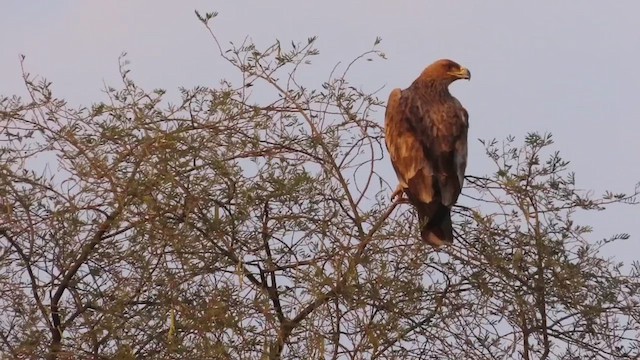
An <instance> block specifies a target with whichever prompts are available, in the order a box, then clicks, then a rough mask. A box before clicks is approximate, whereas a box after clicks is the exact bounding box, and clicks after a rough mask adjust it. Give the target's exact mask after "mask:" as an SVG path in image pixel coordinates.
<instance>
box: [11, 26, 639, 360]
mask: <svg viewBox="0 0 640 360" xmlns="http://www.w3.org/2000/svg"><path fill="white" fill-rule="evenodd" d="M214 15H215V14H202V15H200V14H198V17H199V18H200V20H201V21H202V22H203V24H204V25H205V26H206V28H207V29H208V31H209V32H210V33H211V36H212V38H211V41H212V42H213V43H214V45H215V46H217V47H218V49H219V53H220V56H221V57H222V58H224V59H226V60H227V61H228V63H229V64H230V65H232V67H233V68H234V69H235V71H237V74H239V75H241V78H242V82H241V83H232V82H231V81H228V80H222V81H221V82H220V85H219V86H218V87H216V88H208V87H195V88H192V89H180V93H181V98H180V99H178V100H177V101H176V99H168V98H167V96H166V94H165V91H164V90H162V89H157V90H152V91H149V90H145V89H143V88H141V87H140V86H139V85H137V84H136V83H135V81H134V80H133V79H132V75H131V74H130V73H129V70H128V66H127V62H126V59H125V58H124V57H123V58H122V59H121V61H120V73H121V75H122V83H121V84H120V85H119V86H117V87H108V88H107V89H105V99H104V100H102V101H99V102H97V103H95V104H92V105H90V106H83V107H73V106H71V105H69V104H67V102H66V101H65V100H64V99H61V98H58V97H57V96H55V95H54V94H53V91H52V87H51V82H49V81H47V80H43V79H39V78H36V77H33V76H31V75H29V74H27V73H26V72H25V73H24V82H25V85H26V88H27V90H28V96H27V97H25V98H21V97H18V96H1V97H0V119H1V120H0V287H1V288H2V289H3V291H2V293H1V294H0V352H1V353H2V356H3V358H11V359H13V358H16V359H23V358H35V357H47V358H49V359H84V358H95V359H116V358H117V359H134V358H136V359H137V358H145V359H171V358H175V359H181V358H185V357H188V358H193V359H196V358H197V359H225V358H232V359H261V358H270V359H276V358H282V359H325V358H329V359H567V360H569V359H637V358H639V357H640V348H639V345H640V338H639V336H640V309H639V308H638V303H639V301H640V296H639V295H638V290H639V287H640V281H639V278H638V276H639V270H640V268H639V266H638V264H626V265H623V264H621V263H620V262H619V261H616V259H612V258H606V257H604V256H603V255H602V253H601V249H602V248H603V247H606V246H607V245H608V244H609V243H611V242H615V241H619V240H624V239H627V238H629V235H628V234H624V233H623V234H612V235H611V238H610V239H606V240H598V239H594V238H593V237H592V236H591V235H590V231H591V227H590V226H588V225H586V224H578V223H576V221H575V220H574V215H575V213H576V212H577V211H602V210H604V209H605V207H606V206H607V205H610V204H618V203H624V204H631V205H633V204H635V203H636V202H635V195H637V193H638V188H637V187H636V188H635V189H634V190H633V191H632V192H631V193H630V194H618V193H606V194H604V195H603V196H601V197H594V196H593V195H591V194H590V193H588V192H586V191H581V190H579V189H577V188H576V186H575V177H574V174H573V173H572V172H571V171H570V170H571V169H570V166H569V162H568V161H566V160H564V159H563V158H562V157H561V156H560V154H559V152H558V151H556V149H555V147H554V145H553V138H552V136H551V134H548V133H538V132H536V131H535V129H532V132H531V133H529V134H526V135H525V136H523V137H509V138H507V139H504V140H496V139H487V140H484V141H483V142H482V144H483V145H484V146H485V149H486V156H487V157H488V158H489V159H490V160H491V161H492V163H493V164H494V166H493V168H492V169H487V170H486V173H484V174H477V175H473V176H467V178H466V184H467V185H466V187H465V189H464V190H463V195H462V197H461V205H460V206H457V207H456V208H455V210H456V211H455V215H454V223H455V224H454V227H455V232H456V241H455V243H454V245H453V246H450V247H447V248H445V249H444V250H441V251H438V252H436V251H434V250H433V248H431V247H429V246H426V245H424V244H422V243H421V242H420V241H419V236H418V229H417V226H416V221H415V214H414V213H413V211H412V209H411V208H409V207H407V206H406V205H403V204H396V203H391V202H390V200H389V195H390V194H391V192H392V191H393V189H394V187H395V185H396V184H395V177H394V176H393V175H392V174H391V173H384V174H383V173H381V172H380V168H381V166H382V164H383V163H384V162H387V161H388V158H387V155H386V150H385V148H384V139H383V136H382V134H383V131H382V129H381V124H382V113H383V111H384V106H385V104H384V102H383V101H381V100H380V99H379V98H378V96H377V95H376V94H370V93H366V92H365V91H363V90H360V89H359V88H358V85H357V84H355V85H354V84H351V83H350V82H349V80H348V79H349V70H350V69H351V68H352V67H354V66H358V61H366V60H375V59H378V58H380V57H382V58H384V54H383V53H381V52H380V50H379V49H378V46H379V43H380V41H379V39H377V40H376V41H375V45H374V47H373V49H372V50H371V51H369V52H367V53H365V54H363V55H362V56H360V57H358V58H356V59H355V60H354V62H352V63H350V64H348V65H347V66H344V67H343V68H336V69H335V71H334V72H332V74H331V76H330V78H329V80H327V81H326V82H324V83H322V84H318V86H317V88H306V87H304V86H302V85H300V83H299V82H298V81H297V79H298V76H299V75H298V74H300V73H303V72H305V71H313V65H312V64H311V62H310V60H311V59H312V58H313V57H314V56H317V55H318V54H319V51H318V50H317V49H316V48H315V46H314V41H315V39H314V38H309V39H308V40H306V41H304V42H302V43H292V44H291V45H290V46H285V45H283V44H281V43H280V42H276V43H274V44H273V45H272V46H270V47H267V48H265V49H258V48H257V47H256V46H255V45H253V44H252V43H251V42H249V41H248V40H247V41H245V42H244V43H242V44H240V45H233V44H232V45H231V47H230V48H224V47H222V45H221V42H220V41H219V40H218V38H217V37H216V35H215V33H214V32H213V31H212V30H211V27H210V24H209V23H210V21H211V19H212V18H213V17H214ZM258 93H259V96H256V94H258ZM386 95H387V94H386V93H385V94H384V95H383V96H382V97H386ZM171 101H173V102H171ZM471 121H473V120H471ZM471 140H473V139H470V141H471ZM602 214H603V216H607V215H606V212H602Z"/></svg>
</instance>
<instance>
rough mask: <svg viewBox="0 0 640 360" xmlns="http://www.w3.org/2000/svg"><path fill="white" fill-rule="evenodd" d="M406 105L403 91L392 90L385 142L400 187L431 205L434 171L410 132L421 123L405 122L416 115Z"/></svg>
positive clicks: (387, 112) (386, 119)
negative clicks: (413, 125) (415, 125)
mask: <svg viewBox="0 0 640 360" xmlns="http://www.w3.org/2000/svg"><path fill="white" fill-rule="evenodd" d="M405 91H406V90H405ZM408 95H410V94H408ZM408 105H409V104H408V101H407V97H406V96H404V95H403V94H402V90H400V89H394V90H393V91H391V94H390V95H389V100H388V101H387V110H386V112H385V143H386V145H387V150H388V151H389V156H390V157H391V164H392V165H393V168H394V170H395V172H396V175H397V177H398V181H399V182H400V187H401V188H402V189H403V190H405V191H407V190H408V189H410V192H411V195H412V196H411V197H412V198H415V199H417V200H419V201H421V202H424V203H430V202H432V201H433V198H434V190H435V189H434V186H433V169H432V168H431V165H430V163H429V161H428V159H427V157H426V156H425V151H424V144H423V143H422V141H421V139H419V138H417V137H416V136H417V135H418V134H416V133H415V131H414V130H413V129H412V124H413V123H416V122H420V120H419V119H408V118H409V117H411V116H415V114H414V113H412V112H411V111H409V109H408V108H407V107H408ZM408 195H409V194H408Z"/></svg>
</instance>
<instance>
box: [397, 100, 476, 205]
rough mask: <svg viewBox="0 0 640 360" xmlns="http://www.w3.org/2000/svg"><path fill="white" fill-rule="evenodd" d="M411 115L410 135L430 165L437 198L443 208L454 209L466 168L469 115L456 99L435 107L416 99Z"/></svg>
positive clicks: (410, 110)
mask: <svg viewBox="0 0 640 360" xmlns="http://www.w3.org/2000/svg"><path fill="white" fill-rule="evenodd" d="M408 111H409V114H408V116H407V117H406V119H407V121H408V123H409V126H410V128H411V131H412V133H413V134H414V136H415V138H416V139H418V140H419V143H420V145H421V147H422V150H423V152H422V155H423V157H424V158H425V159H426V162H427V163H429V164H431V169H432V174H434V181H435V184H434V185H435V188H436V189H435V190H436V194H437V195H438V197H439V200H440V201H441V203H442V204H443V205H444V206H446V207H448V208H451V207H452V206H453V204H455V202H456V201H457V200H458V196H459V195H460V192H461V190H462V185H463V182H464V172H465V169H466V166H467V129H468V114H467V111H466V110H465V109H464V108H463V107H462V105H461V104H460V103H459V102H458V101H457V100H455V99H454V101H451V102H447V103H436V104H424V103H421V102H420V99H416V100H415V101H413V104H412V105H411V106H409V107H408Z"/></svg>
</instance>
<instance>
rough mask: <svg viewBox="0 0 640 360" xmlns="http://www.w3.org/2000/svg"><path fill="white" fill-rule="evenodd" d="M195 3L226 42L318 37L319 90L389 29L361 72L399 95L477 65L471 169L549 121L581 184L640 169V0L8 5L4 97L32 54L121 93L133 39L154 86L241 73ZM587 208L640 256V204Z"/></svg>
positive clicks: (54, 68) (57, 89)
mask: <svg viewBox="0 0 640 360" xmlns="http://www.w3.org/2000/svg"><path fill="white" fill-rule="evenodd" d="M195 9H197V10H199V11H200V12H201V13H204V12H207V11H218V12H219V13H220V15H219V16H218V18H216V19H215V20H214V21H215V22H214V30H215V31H216V33H217V35H218V36H219V37H220V39H221V40H222V41H223V42H228V41H234V42H236V43H239V42H241V41H242V40H243V39H244V38H245V36H249V37H251V38H252V39H253V40H254V41H255V42H256V44H257V45H258V47H260V46H266V45H270V44H271V43H273V42H274V41H275V39H280V40H281V41H282V42H283V43H285V44H288V43H290V42H291V41H295V42H304V41H306V39H307V37H309V36H314V35H317V36H318V37H319V39H318V42H317V46H318V48H319V49H320V52H321V55H320V57H318V58H317V60H315V63H314V67H313V68H310V69H313V71H309V69H307V70H306V72H305V74H306V76H308V77H309V80H310V81H311V82H312V83H315V84H316V86H319V85H320V84H321V82H322V81H324V80H326V79H327V77H328V74H329V70H330V68H331V67H332V66H333V65H334V64H335V63H336V62H338V61H349V60H351V59H352V58H353V57H355V56H357V55H359V54H360V53H362V52H364V51H366V50H368V49H370V47H371V45H372V44H373V41H374V40H375V38H376V36H380V37H382V44H381V49H382V50H383V51H384V52H385V53H386V55H387V57H388V60H386V61H375V62H371V63H361V64H360V65H359V66H357V67H356V69H355V71H354V72H353V74H352V76H351V77H350V80H351V82H352V84H354V85H356V86H361V87H362V88H364V89H366V90H370V91H373V90H375V89H377V88H379V87H380V86H383V85H384V86H386V87H385V89H384V90H383V91H382V93H381V94H380V96H381V97H383V98H385V99H386V96H387V94H388V92H389V91H390V90H391V89H392V88H394V87H406V86H408V85H409V84H410V83H411V81H412V80H413V79H414V78H415V77H416V76H417V75H418V74H419V73H420V71H421V70H422V69H423V67H424V66H426V65H428V64H429V63H431V62H432V61H434V60H436V59H438V58H451V59H453V60H456V61H458V62H459V63H461V64H462V65H464V66H466V67H468V68H469V69H470V70H471V73H472V74H473V78H472V80H471V81H470V82H459V83H456V84H454V85H453V87H452V92H453V94H454V95H455V96H456V97H458V98H459V99H460V101H461V102H462V103H463V104H464V106H465V107H466V108H467V110H468V111H469V113H470V123H471V128H470V134H469V142H470V144H471V147H470V156H469V168H468V173H469V174H473V175H485V174H487V173H489V172H490V171H493V170H494V169H493V168H491V167H489V166H488V161H487V159H486V156H485V155H484V152H483V151H482V147H481V146H480V144H479V143H478V142H477V140H476V139H478V138H482V139H488V138H494V137H495V138H498V139H503V138H504V137H505V136H507V135H509V134H511V135H514V136H516V137H517V138H518V141H519V142H521V141H522V139H523V137H524V135H525V134H526V133H527V132H529V131H540V132H544V131H549V132H552V133H553V134H554V136H555V140H556V144H555V148H554V149H556V150H559V151H560V152H561V154H563V155H564V157H565V158H566V159H569V160H571V162H572V165H571V168H572V170H573V171H575V172H576V175H577V183H578V186H579V187H580V188H583V189H590V190H594V191H595V193H596V194H598V195H599V194H601V193H602V192H603V191H604V190H605V189H610V190H612V191H624V192H628V191H632V190H633V186H634V185H635V183H636V182H638V181H640V166H638V164H639V161H638V160H637V159H638V157H639V156H640V142H638V133H639V131H640V124H639V119H638V115H637V107H638V94H640V69H639V67H640V65H639V64H640V20H639V19H638V15H637V14H639V13H640V2H637V1H630V0H628V1H616V2H613V1H611V2H604V1H584V0H582V1H575V0H574V1H571V2H555V1H554V2H552V1H538V2H530V3H526V4H525V3H523V2H515V1H506V0H505V1H492V2H480V1H455V2H454V1H447V2H445V1H438V2H436V1H418V0H414V1H388V0H386V1H382V0H368V1H345V0H342V1H339V0H327V1H320V2H311V1H306V2H305V1H299V0H298V1H293V0H288V1H237V0H234V1H204V0H202V1H175V0H173V1H170V0H144V1H142V0H138V1H124V0H120V1H115V0H112V1H63V0H58V1H17V0H15V1H3V4H2V11H1V12H0V39H1V42H0V46H1V47H0V49H1V50H0V94H3V95H12V94H19V95H25V90H24V86H23V85H22V83H21V78H20V64H19V60H18V55H19V54H25V55H26V56H27V59H26V67H27V70H28V71H29V72H30V73H32V74H37V75H40V76H43V77H46V78H47V79H48V80H50V81H52V82H53V84H54V86H53V89H54V94H55V95H56V96H58V97H64V98H66V99H68V100H69V101H70V102H71V103H72V104H74V105H80V104H84V105H89V104H90V103H92V102H99V101H101V100H105V98H104V96H103V95H102V94H101V89H102V87H103V81H104V82H106V83H107V84H113V85H115V86H116V87H117V86H119V82H118V56H119V55H120V54H121V53H122V52H124V51H126V52H128V54H129V55H128V57H127V58H128V60H129V61H131V65H130V66H129V68H130V69H131V70H132V78H133V79H134V80H136V81H137V82H138V83H139V84H140V85H142V86H144V87H145V88H146V89H148V90H151V89H153V88H158V87H160V88H165V89H168V90H169V94H176V93H177V91H176V89H177V88H178V87H179V86H184V87H192V86H194V85H206V86H217V84H218V81H219V80H220V79H221V78H231V79H235V78H236V76H237V74H236V72H235V70H233V69H232V68H231V67H230V66H228V65H227V64H225V63H224V62H223V61H221V60H220V59H219V57H218V55H217V53H216V51H215V48H214V46H213V43H212V41H211V38H210V36H209V34H208V33H207V31H206V30H205V29H204V27H203V26H202V24H201V23H200V22H199V21H198V20H197V19H196V18H195V15H194V10H195ZM316 74H317V77H314V76H316ZM382 116H383V114H382V113H379V119H378V120H379V121H380V123H382V121H383V119H382ZM389 169H390V167H389ZM388 174H389V175H388V179H387V180H388V181H390V182H391V183H393V182H395V175H394V174H393V173H392V171H391V170H389V173H388ZM578 219H579V220H581V221H583V222H588V223H589V224H590V225H592V226H593V227H594V228H595V232H594V234H593V237H594V238H597V239H600V238H603V237H605V236H607V235H611V234H613V233H615V232H628V233H631V235H632V238H631V239H630V240H627V241H626V242H624V243H621V244H619V245H615V246H612V247H610V249H609V250H608V251H607V255H610V256H616V257H617V258H619V259H621V260H624V261H625V262H630V261H632V260H636V259H638V256H637V255H634V253H636V252H637V251H638V250H640V245H638V244H639V243H638V239H640V226H638V220H640V207H629V206H615V207H612V208H610V209H609V210H607V211H606V212H600V213H591V214H590V215H582V216H579V217H578Z"/></svg>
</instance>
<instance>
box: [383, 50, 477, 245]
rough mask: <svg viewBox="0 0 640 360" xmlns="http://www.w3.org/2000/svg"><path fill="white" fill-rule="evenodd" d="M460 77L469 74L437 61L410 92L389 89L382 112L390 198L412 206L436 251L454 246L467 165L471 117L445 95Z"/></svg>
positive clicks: (457, 66) (446, 61)
mask: <svg viewBox="0 0 640 360" xmlns="http://www.w3.org/2000/svg"><path fill="white" fill-rule="evenodd" d="M458 79H467V80H470V79H471V73H470V72H469V70H468V69H466V68H464V67H462V66H460V64H458V63H456V62H455V61H452V60H449V59H441V60H437V61H436V62H434V63H433V64H431V65H429V66H428V67H427V68H425V69H424V71H422V73H421V74H420V76H419V77H418V78H417V79H416V80H415V81H414V82H413V83H412V84H411V86H409V87H408V88H406V89H404V90H401V89H399V88H396V89H393V90H392V91H391V94H390V95H389V100H388V102H387V109H386V111H385V121H384V122H385V124H384V127H385V143H386V146H387V150H388V151H389V155H390V158H391V163H392V165H393V168H394V170H395V172H396V175H397V177H398V182H399V184H398V187H397V188H396V190H395V191H394V192H393V194H392V195H391V199H392V200H394V199H396V198H397V199H398V200H399V201H408V202H409V203H411V204H412V205H413V206H414V207H415V208H416V210H417V213H418V226H419V228H420V237H421V238H422V240H423V241H424V242H425V243H427V244H430V245H432V246H434V247H436V248H439V247H440V246H442V245H446V244H452V243H453V227H452V224H451V208H452V207H453V205H454V204H455V203H456V201H457V200H458V196H459V195H460V192H461V190H462V185H463V183H464V173H465V170H466V167H467V131H468V129H469V114H468V113H467V110H466V109H465V108H464V107H463V106H462V104H460V102H459V101H458V99H456V98H455V97H453V96H452V95H451V93H450V92H449V85H450V84H451V83H453V82H454V81H456V80H458ZM403 194H404V195H406V198H404V197H403Z"/></svg>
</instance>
